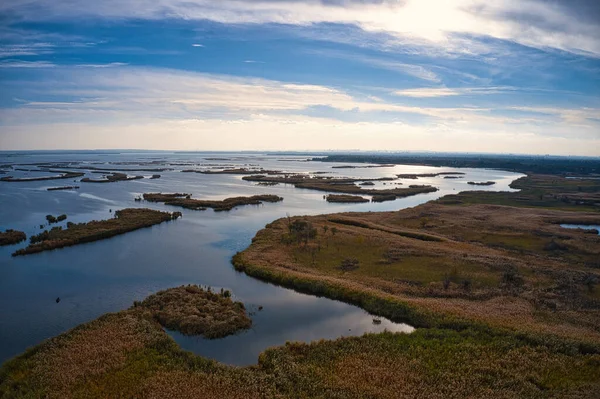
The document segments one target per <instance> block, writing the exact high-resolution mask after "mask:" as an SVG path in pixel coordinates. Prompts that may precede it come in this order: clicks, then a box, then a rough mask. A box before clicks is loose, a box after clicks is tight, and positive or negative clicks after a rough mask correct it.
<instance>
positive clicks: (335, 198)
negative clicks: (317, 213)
mask: <svg viewBox="0 0 600 399" xmlns="http://www.w3.org/2000/svg"><path fill="white" fill-rule="evenodd" d="M325 199H326V200H327V202H337V203H345V204H352V203H354V204H360V203H365V202H369V199H368V198H364V197H361V196H358V195H345V194H329V195H328V196H326V197H325ZM394 199H396V198H395V197H394Z"/></svg>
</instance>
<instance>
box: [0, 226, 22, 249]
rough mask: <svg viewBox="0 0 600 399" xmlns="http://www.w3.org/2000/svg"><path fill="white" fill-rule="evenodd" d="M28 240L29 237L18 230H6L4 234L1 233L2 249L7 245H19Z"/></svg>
mask: <svg viewBox="0 0 600 399" xmlns="http://www.w3.org/2000/svg"><path fill="white" fill-rule="evenodd" d="M26 239H27V235H26V234H25V233H23V232H22V231H17V230H11V229H9V230H6V231H4V232H1V231H0V247H3V246H5V245H14V244H18V243H20V242H21V241H25V240H26Z"/></svg>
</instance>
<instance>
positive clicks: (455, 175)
mask: <svg viewBox="0 0 600 399" xmlns="http://www.w3.org/2000/svg"><path fill="white" fill-rule="evenodd" d="M462 175H465V173H463V172H440V173H420V174H414V173H406V174H401V175H396V176H398V178H399V179H412V180H416V179H418V178H419V177H438V176H444V178H446V179H458V178H459V177H460V176H462Z"/></svg>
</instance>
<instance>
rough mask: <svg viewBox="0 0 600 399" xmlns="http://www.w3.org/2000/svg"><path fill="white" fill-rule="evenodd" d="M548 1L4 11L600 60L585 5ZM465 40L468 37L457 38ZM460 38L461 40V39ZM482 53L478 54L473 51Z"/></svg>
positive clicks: (107, 0)
mask: <svg viewBox="0 0 600 399" xmlns="http://www.w3.org/2000/svg"><path fill="white" fill-rule="evenodd" d="M592 2H593V0H589V1H587V2H585V1H583V0H578V1H577V2H575V3H579V4H578V6H579V7H577V6H573V4H575V3H572V2H567V1H555V2H549V1H544V0H502V1H497V2H493V3H491V2H489V1H484V0H407V1H393V0H387V1H386V0H381V1H336V2H329V1H327V2H325V1H314V0H312V1H311V0H304V1H298V0H296V1H292V0H277V1H265V0H251V1H250V0H245V1H242V0H221V1H218V2H215V1H212V0H185V1H183V0H134V1H127V2H122V1H117V0H104V1H101V2H92V3H90V2H88V1H85V0H70V1H65V0H55V1H52V2H49V1H45V0H30V1H26V2H25V1H22V0H5V1H4V2H2V5H0V12H2V13H4V14H6V15H13V16H14V17H15V18H20V19H23V20H40V19H42V20H43V19H55V20H60V19H71V18H78V17H94V18H106V19H115V18H119V19H120V18H131V19H137V18H143V19H163V18H170V19H173V18H180V19H186V20H211V21H216V22H220V23H238V24H267V23H269V24H271V23H274V24H289V25H310V24H318V23H335V24H347V25H355V26H358V27H360V28H361V29H363V30H365V31H368V32H385V33H388V34H390V35H392V36H394V37H396V38H397V39H398V40H400V41H401V42H403V43H420V44H423V43H427V44H429V45H432V46H436V47H438V48H452V49H454V50H455V51H462V52H464V53H466V54H468V53H469V52H471V51H472V50H471V49H470V48H462V47H464V46H465V44H466V45H468V44H469V43H468V41H465V40H464V35H473V36H487V37H492V38H497V39H502V40H508V41H512V42H516V43H519V44H523V45H526V46H532V47H536V48H540V49H548V48H551V49H559V50H564V51H569V52H573V53H577V54H586V55H589V56H594V57H600V24H598V21H597V20H594V19H590V18H582V17H581V13H578V10H579V9H580V8H581V6H582V4H583V3H585V4H592ZM456 35H463V36H456ZM461 37H462V39H461ZM475 50H477V49H475Z"/></svg>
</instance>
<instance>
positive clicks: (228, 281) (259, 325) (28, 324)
mask: <svg viewBox="0 0 600 399" xmlns="http://www.w3.org/2000/svg"><path fill="white" fill-rule="evenodd" d="M211 158H220V159H219V160H214V159H211ZM306 159H307V158H306V157H298V156H295V157H289V156H288V157H283V156H267V155H256V154H252V155H249V154H216V155H215V154H206V153H154V152H144V153H135V152H125V153H94V152H81V153H76V152H68V153H21V154H16V153H0V165H4V164H32V163H39V162H59V161H72V162H84V163H85V164H87V165H89V166H94V167H99V168H116V169H126V168H140V167H144V168H162V167H165V165H164V164H178V165H173V166H166V167H170V168H173V169H174V170H173V171H166V172H157V173H159V174H161V175H162V178H161V179H157V180H148V179H144V180H136V181H127V182H118V183H107V184H92V183H79V182H74V181H73V180H53V181H40V182H24V183H8V182H0V229H1V230H4V229H8V228H12V229H17V230H22V231H25V232H26V233H27V235H28V236H29V235H31V234H37V233H38V232H40V227H39V225H40V224H44V223H45V215H47V214H53V215H59V214H63V213H65V214H67V215H68V216H69V218H68V221H72V222H86V221H89V220H92V219H105V218H108V217H111V212H110V211H113V212H114V210H117V209H123V208H126V207H150V208H153V209H160V210H169V211H175V210H181V211H183V214H184V217H183V219H180V220H178V221H176V222H173V223H164V224H161V225H158V226H154V227H152V228H148V229H142V230H138V231H136V232H132V233H128V234H125V235H122V236H118V237H114V238H112V239H108V240H104V241H98V242H94V243H89V244H84V245H79V246H75V247H70V248H65V249H61V250H56V251H49V252H43V253H40V254H36V255H30V256H25V257H18V258H12V257H11V256H10V254H11V253H12V252H14V251H15V250H16V249H18V248H20V247H22V246H24V245H25V243H23V244H20V245H16V246H9V247H3V248H0V315H1V317H0V363H1V362H4V361H6V360H7V359H9V358H11V357H13V356H15V355H17V354H19V353H21V352H23V351H24V350H25V349H26V348H28V347H30V346H32V345H35V344H38V343H40V342H41V341H42V340H44V339H47V338H50V337H53V336H56V335H58V334H60V333H62V332H65V331H67V330H69V329H71V328H73V327H75V326H77V325H79V324H81V323H84V322H87V321H90V320H93V319H95V318H97V317H99V316H100V315H102V314H104V313H107V312H117V311H119V310H123V309H126V308H128V307H130V306H131V304H132V303H133V301H134V300H143V299H144V298H145V297H146V296H148V295H149V294H152V293H154V292H156V291H159V290H162V289H166V288H170V287H174V286H178V285H182V284H190V283H193V284H202V285H209V286H212V287H215V288H221V287H222V288H226V289H229V290H231V291H232V292H233V293H234V295H235V298H236V299H237V300H240V301H243V302H244V303H245V304H246V305H247V308H248V310H249V311H250V312H253V313H254V315H253V316H252V319H253V322H254V324H253V328H252V329H251V330H249V331H247V332H244V333H242V334H239V335H235V336H232V337H228V338H225V339H222V340H213V341H208V340H204V339H200V338H190V337H184V336H182V335H180V334H177V333H170V334H171V336H173V338H174V339H175V340H176V341H177V342H178V343H179V344H180V345H181V346H182V347H183V348H184V349H187V350H191V351H193V352H196V353H198V354H201V355H203V356H206V357H210V358H214V359H217V360H219V361H222V362H225V363H229V364H236V365H246V364H254V363H256V361H257V359H258V355H259V353H260V352H262V351H264V350H265V349H266V348H268V347H270V346H275V345H281V344H283V343H285V342H286V341H305V342H309V341H313V340H318V339H334V338H337V337H340V336H350V335H362V334H364V333H366V332H380V331H384V330H389V331H398V332H410V331H412V327H410V326H408V325H405V324H399V323H392V322H391V321H389V320H385V319H382V323H381V324H379V325H375V324H373V317H372V316H371V315H369V314H368V313H366V312H365V311H363V310H361V309H359V308H357V307H354V306H351V305H347V304H344V303H341V302H337V301H332V300H329V299H325V298H317V297H313V296H307V295H303V294H299V293H296V292H294V291H292V290H287V289H284V288H280V287H276V286H273V285H270V284H266V283H262V282H260V281H257V280H255V279H253V278H250V277H248V276H246V275H244V274H241V273H237V272H236V271H235V270H234V269H233V266H232V265H231V263H230V260H231V257H232V256H233V255H234V254H235V253H236V252H237V251H241V250H243V249H245V248H246V247H247V246H248V245H249V244H250V242H251V239H252V237H253V236H254V235H255V233H256V232H257V231H258V230H259V229H261V228H263V227H264V226H265V224H267V223H269V222H271V221H273V220H274V219H278V218H281V217H285V216H286V215H288V214H289V215H292V216H294V215H314V214H322V213H333V212H345V211H361V212H364V211H390V210H398V209H403V208H407V207H413V206H416V205H419V204H422V203H424V202H427V201H429V200H432V199H436V198H439V197H441V196H443V195H446V194H450V193H458V192H460V191H463V190H470V189H473V188H472V187H470V186H468V185H467V182H468V181H488V180H493V181H495V182H496V185H495V186H490V187H477V189H478V190H491V191H500V190H502V191H512V190H511V189H510V188H509V187H508V185H509V184H510V183H511V182H512V181H514V180H515V179H517V178H519V177H520V176H521V175H519V174H515V173H509V172H503V171H495V170H478V169H453V168H433V167H422V166H395V167H389V168H373V169H365V168H359V169H333V168H332V167H333V166H336V165H341V164H335V163H322V162H312V161H311V162H306ZM149 162H154V163H155V164H154V165H148V164H147V163H149ZM140 164H142V165H143V166H140ZM77 165H78V166H81V164H77ZM250 165H251V166H260V167H263V168H265V169H276V170H284V171H288V172H329V173H328V174H326V176H327V175H331V176H337V177H342V176H348V177H359V178H373V177H388V176H389V177H394V176H395V174H401V173H432V172H441V171H460V172H464V173H466V176H465V177H464V178H462V179H444V178H443V176H442V177H435V178H420V179H419V180H398V182H402V183H404V185H409V184H432V185H434V186H436V187H438V188H440V191H438V192H436V193H429V194H423V195H418V196H414V197H409V198H405V199H400V200H396V201H393V202H384V203H381V204H372V203H367V204H351V205H346V204H329V203H327V202H326V201H325V200H324V199H323V195H324V194H325V193H323V192H317V191H311V190H302V189H296V188H294V187H293V186H289V185H279V186H273V187H263V186H257V185H255V184H254V183H250V182H245V181H243V180H242V179H241V177H242V176H232V175H202V174H196V173H181V170H182V169H190V168H198V169H205V168H208V167H218V166H221V167H243V166H250ZM344 165H347V163H344ZM18 167H19V168H25V169H28V168H31V169H35V168H36V167H35V166H18ZM0 170H7V171H8V172H9V173H8V174H7V175H13V176H18V177H34V176H43V175H44V173H40V172H26V171H14V170H10V169H8V168H4V169H2V168H0ZM130 174H132V175H146V176H150V175H152V174H153V173H152V172H131V173H130ZM3 176H6V175H3ZM87 176H90V177H94V178H99V177H100V176H101V175H100V174H92V173H87ZM76 180H79V179H76ZM67 185H78V186H80V187H81V188H80V189H79V190H76V191H53V192H48V191H47V190H46V189H47V188H48V187H57V186H67ZM378 185H381V186H382V187H381V188H384V187H383V184H381V183H378ZM388 186H389V183H388ZM147 192H186V193H191V194H193V196H194V198H207V199H222V198H226V197H231V196H238V195H254V194H265V193H268V194H277V195H280V196H282V197H284V199H285V200H284V201H283V202H282V203H278V204H265V205H262V206H247V207H240V208H238V209H235V210H233V211H231V212H221V213H215V212H213V211H212V210H208V211H203V212H202V211H189V210H182V209H179V208H173V207H167V206H165V205H162V204H150V203H145V202H142V203H140V202H135V201H134V198H135V197H136V196H139V195H141V194H143V193H147ZM57 297H60V298H61V301H60V303H58V304H57V303H56V302H55V299H56V298H57ZM259 306H262V307H263V308H264V309H263V310H262V311H258V307H259Z"/></svg>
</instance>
